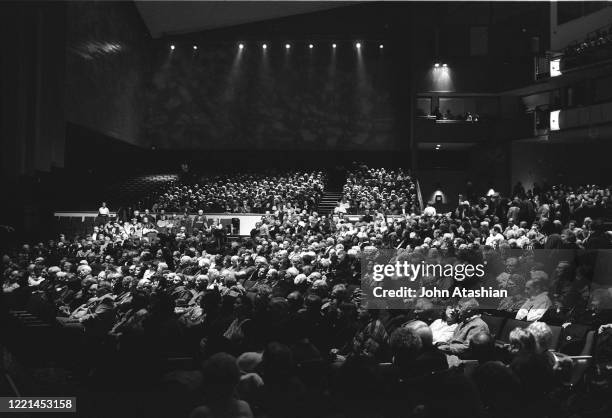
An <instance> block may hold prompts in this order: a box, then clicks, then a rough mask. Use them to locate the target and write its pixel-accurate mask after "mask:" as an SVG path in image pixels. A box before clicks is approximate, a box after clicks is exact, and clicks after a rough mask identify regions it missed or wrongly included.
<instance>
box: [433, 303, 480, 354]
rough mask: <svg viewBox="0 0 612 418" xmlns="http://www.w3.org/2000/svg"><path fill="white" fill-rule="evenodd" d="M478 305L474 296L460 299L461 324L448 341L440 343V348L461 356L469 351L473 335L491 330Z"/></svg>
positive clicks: (459, 315) (459, 313)
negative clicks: (481, 316)
mask: <svg viewBox="0 0 612 418" xmlns="http://www.w3.org/2000/svg"><path fill="white" fill-rule="evenodd" d="M478 306H479V305H478V301H477V300H476V299H474V298H463V299H461V300H460V301H459V304H458V306H457V308H458V311H459V312H458V317H459V325H458V326H457V328H456V329H455V332H454V333H453V337H452V338H451V340H450V341H449V342H448V343H440V344H438V349H439V350H441V351H443V352H445V353H446V354H451V355H452V354H454V355H456V356H461V355H463V354H465V353H466V352H467V351H468V349H469V347H470V340H471V339H472V337H474V336H475V335H476V334H478V333H480V332H489V326H488V325H487V324H486V322H484V321H483V320H482V319H481V318H480V315H479V314H478V313H477V312H478Z"/></svg>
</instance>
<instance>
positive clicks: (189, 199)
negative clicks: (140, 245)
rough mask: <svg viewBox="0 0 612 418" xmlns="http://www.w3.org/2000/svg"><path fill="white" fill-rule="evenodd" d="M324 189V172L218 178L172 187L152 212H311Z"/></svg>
mask: <svg viewBox="0 0 612 418" xmlns="http://www.w3.org/2000/svg"><path fill="white" fill-rule="evenodd" d="M324 186H325V176H323V173H321V172H304V171H292V172H288V173H282V174H281V173H272V174H256V173H253V174H231V175H230V174H227V175H217V176H212V177H204V178H201V179H200V181H196V182H195V183H190V182H181V183H179V184H173V185H171V186H170V187H169V188H168V189H167V190H166V191H165V192H163V193H162V194H161V196H159V198H158V199H157V202H155V204H154V208H153V209H157V210H161V209H164V210H166V211H168V212H184V211H190V210H193V209H202V210H203V211H204V212H214V213H220V212H232V213H265V212H266V211H276V210H281V211H282V210H283V209H284V208H285V207H287V208H288V209H290V208H291V207H295V208H298V209H306V210H307V211H312V210H314V209H315V208H316V207H317V204H318V202H319V199H320V198H321V195H322V194H323V188H324Z"/></svg>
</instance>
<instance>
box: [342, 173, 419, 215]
mask: <svg viewBox="0 0 612 418" xmlns="http://www.w3.org/2000/svg"><path fill="white" fill-rule="evenodd" d="M374 211H377V212H379V213H382V214H384V215H402V214H411V213H418V212H419V202H418V199H417V188H416V184H415V182H414V181H413V180H412V178H411V176H410V175H409V174H408V173H404V171H403V170H402V169H401V168H400V169H397V170H389V169H385V168H369V167H368V166H366V165H358V166H356V167H355V168H354V169H353V170H351V171H350V172H349V173H348V176H347V179H346V183H345V185H344V187H343V189H342V199H341V201H340V202H339V203H338V207H337V208H336V209H335V210H334V212H336V213H349V214H356V213H365V212H368V213H369V212H371V213H374Z"/></svg>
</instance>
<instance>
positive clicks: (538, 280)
mask: <svg viewBox="0 0 612 418" xmlns="http://www.w3.org/2000/svg"><path fill="white" fill-rule="evenodd" d="M531 277H532V278H531V280H529V281H527V283H525V293H526V294H527V297H528V299H527V301H525V303H524V304H523V306H521V309H519V311H518V312H517V314H516V319H520V320H526V321H530V322H532V321H537V320H538V319H540V318H542V317H543V316H544V314H545V313H546V311H547V310H548V309H549V308H550V307H551V306H552V301H551V300H550V298H549V297H548V286H547V281H546V279H548V276H547V275H546V273H545V272H543V271H534V272H532V276H531Z"/></svg>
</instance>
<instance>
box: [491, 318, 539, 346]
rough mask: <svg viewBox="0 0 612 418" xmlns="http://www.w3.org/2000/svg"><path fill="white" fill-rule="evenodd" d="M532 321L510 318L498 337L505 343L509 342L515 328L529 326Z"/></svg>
mask: <svg viewBox="0 0 612 418" xmlns="http://www.w3.org/2000/svg"><path fill="white" fill-rule="evenodd" d="M530 323H531V322H527V321H520V320H518V319H512V318H508V319H507V320H506V322H505V323H504V326H503V327H502V329H501V331H500V332H499V334H498V336H497V339H498V340H499V341H501V342H503V343H508V342H510V332H512V330H513V329H515V328H527V327H528V326H529V324H530Z"/></svg>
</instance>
